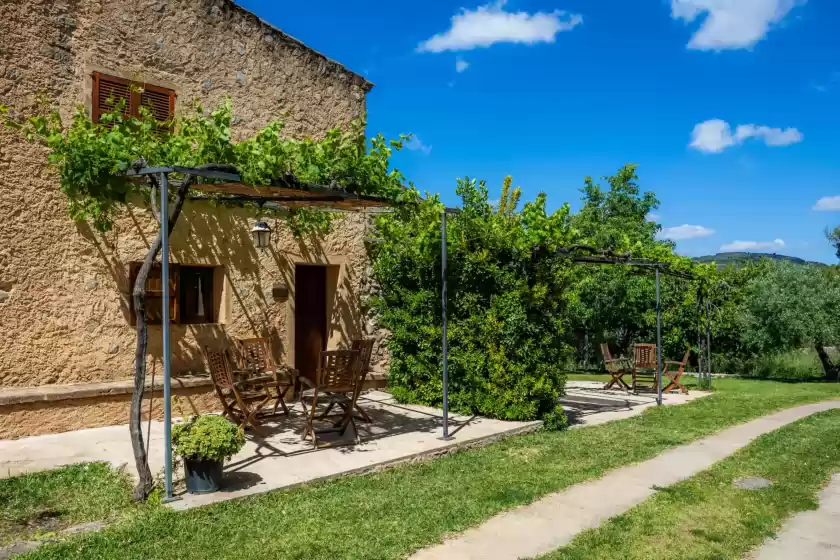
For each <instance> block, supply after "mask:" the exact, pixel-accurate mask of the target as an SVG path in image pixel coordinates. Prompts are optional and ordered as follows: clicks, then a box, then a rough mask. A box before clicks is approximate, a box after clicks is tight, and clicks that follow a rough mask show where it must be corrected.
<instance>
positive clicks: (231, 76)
mask: <svg viewBox="0 0 840 560" xmlns="http://www.w3.org/2000/svg"><path fill="white" fill-rule="evenodd" d="M130 84H137V85H139V86H141V87H142V89H143V93H142V94H141V95H142V96H143V99H142V102H144V103H149V104H151V105H152V106H153V107H154V109H155V111H156V112H157V113H158V114H159V115H168V114H171V112H172V111H178V110H180V109H182V108H184V107H186V106H187V105H188V104H189V103H190V102H191V101H193V100H199V101H200V102H201V103H202V104H203V105H204V106H211V107H212V106H215V105H218V104H219V103H221V101H222V100H223V98H224V96H228V95H229V96H230V97H231V99H232V103H233V107H234V114H235V128H236V130H235V133H236V134H249V133H252V132H253V131H255V130H257V129H259V128H260V127H262V126H264V125H265V124H266V123H267V122H268V121H270V120H271V119H273V118H276V117H277V116H278V115H280V114H281V113H282V114H285V115H286V123H287V124H286V128H285V132H286V133H287V134H289V135H292V136H295V137H308V136H311V137H318V136H319V135H323V134H324V133H325V132H326V131H327V130H329V129H330V128H333V127H336V126H342V125H346V124H347V123H349V122H350V121H352V120H353V119H356V118H358V117H360V116H361V115H362V114H363V113H364V111H365V95H366V93H367V92H368V91H370V89H371V87H372V84H371V83H369V82H368V81H367V80H365V79H364V78H363V77H361V76H359V75H357V74H354V73H353V72H351V71H349V70H347V69H346V68H344V67H343V66H341V65H340V64H338V63H336V62H334V61H332V60H329V59H328V58H326V57H325V56H323V55H321V54H319V53H317V52H315V51H314V50H312V49H310V48H308V47H307V46H305V45H303V44H302V43H301V42H299V41H297V40H295V39H294V38H292V37H290V36H288V35H286V34H284V33H283V32H282V31H279V30H278V29H276V28H274V27H272V26H270V25H268V24H267V23H265V22H263V21H261V20H260V19H258V18H257V17H256V16H254V15H253V14H251V13H249V12H247V11H246V10H244V9H242V8H240V7H239V6H237V5H235V4H234V3H233V2H232V1H230V0H112V1H109V2H103V1H101V0H58V1H55V0H3V2H2V3H0V104H5V105H9V106H11V107H14V108H17V109H23V110H27V109H31V108H33V107H34V106H35V103H36V98H38V97H44V96H45V97H46V99H48V100H50V102H52V103H54V104H55V105H56V106H57V107H58V109H59V110H60V112H61V114H62V116H63V117H65V119H66V118H69V116H70V115H71V114H72V112H73V111H74V109H75V108H76V107H77V106H79V105H84V106H85V108H86V110H89V111H91V112H92V114H93V115H94V116H95V115H96V114H97V111H99V110H102V109H103V107H102V104H103V103H105V102H106V99H107V98H109V97H113V96H114V94H115V93H116V94H119V93H120V91H123V90H124V91H129V90H128V89H127V88H129V86H130ZM120 88H123V89H122V90H121V89H120ZM135 104H136V100H134V99H132V101H131V103H130V105H131V107H132V109H133V107H134V106H135ZM57 186H58V181H57V178H56V177H55V175H54V173H53V172H52V171H51V170H49V169H48V167H47V165H46V150H45V149H43V148H41V147H39V146H36V145H32V144H29V143H26V142H25V141H23V140H22V139H20V138H19V137H18V136H16V135H15V134H14V133H13V132H11V131H8V130H0V218H2V227H0V438H15V437H21V436H27V435H37V434H46V433H52V432H60V431H66V430H72V429H78V428H83V427H94V426H103V425H111V424H123V423H126V422H127V419H128V407H129V399H130V385H131V376H132V374H133V363H134V349H135V330H134V326H133V323H132V303H131V298H130V297H129V292H130V289H131V288H130V286H131V275H132V272H133V270H135V269H136V263H138V262H139V261H141V260H142V258H143V256H144V255H145V253H146V251H147V250H148V246H149V243H150V240H151V239H153V238H154V236H155V234H156V232H157V228H156V224H155V223H154V219H153V217H152V215H151V213H150V212H149V211H148V209H146V208H145V207H144V206H143V205H142V204H134V205H129V206H128V207H127V208H126V210H125V211H124V212H123V213H122V215H121V216H120V217H119V218H118V220H117V221H116V223H115V226H114V228H113V230H112V231H110V232H108V233H106V234H101V233H98V232H95V231H93V230H92V229H91V228H90V227H89V226H88V225H86V224H84V223H76V222H74V221H73V220H71V219H70V217H69V216H68V212H67V201H66V198H65V197H64V195H63V194H61V193H60V192H59V191H58V188H57ZM253 224H254V217H253V215H250V214H247V213H245V212H244V211H240V210H236V209H230V208H220V207H212V206H210V205H208V204H205V203H201V202H188V203H187V205H186V206H185V210H184V214H183V215H182V217H181V219H180V220H179V222H178V225H177V227H176V228H175V230H174V231H173V234H172V236H171V241H170V242H171V255H170V262H171V263H173V264H174V265H176V266H173V267H172V269H173V275H174V276H175V277H177V278H178V280H179V284H178V286H179V287H178V288H177V289H175V291H173V292H172V296H173V300H174V301H173V314H174V315H175V316H176V319H175V324H173V325H172V348H173V352H174V355H173V358H172V360H173V361H172V371H173V375H175V376H178V375H179V374H180V375H181V378H180V379H175V380H174V381H173V394H175V395H176V396H178V397H179V398H178V401H177V404H176V406H175V407H174V411H175V414H179V413H182V414H188V413H190V412H191V411H207V410H216V409H218V403H217V399H216V396H215V394H214V392H213V389H212V385H211V384H210V381H209V380H208V379H207V378H206V376H205V377H200V376H192V375H188V374H191V373H194V372H202V371H204V370H205V365H204V360H203V357H202V353H201V349H202V347H204V346H208V347H213V348H216V347H224V346H227V345H228V344H229V342H230V340H231V339H232V338H249V337H254V336H264V337H269V339H270V340H271V345H272V350H273V352H274V354H275V360H277V361H278V363H283V362H285V363H289V364H293V365H295V364H297V363H299V362H300V361H301V360H302V359H303V358H302V356H303V354H304V351H303V350H301V346H300V344H301V340H303V338H304V336H303V334H306V335H307V336H309V337H311V336H313V335H317V336H320V337H321V340H323V345H325V346H329V347H334V346H337V345H341V344H343V343H346V342H347V341H348V340H349V339H350V338H352V337H355V336H358V335H360V334H361V333H362V332H363V331H364V330H365V328H366V326H367V327H368V328H369V325H366V323H365V313H364V310H363V309H362V304H361V302H362V297H363V292H364V290H365V284H366V282H365V279H366V270H367V260H366V259H367V257H366V251H365V247H364V235H365V231H366V228H367V227H368V224H369V219H368V217H367V216H365V215H363V214H345V215H343V217H342V218H341V219H340V221H339V222H338V223H337V225H336V226H335V227H334V232H333V233H332V234H330V235H329V236H328V237H327V238H325V239H323V240H321V241H320V242H306V243H304V242H300V241H298V240H297V239H295V238H294V237H293V236H292V235H291V234H290V233H289V232H288V229H287V228H286V227H285V225H284V223H283V221H282V220H277V221H271V226H272V228H273V229H274V234H273V235H272V242H271V247H270V248H269V249H268V250H258V249H256V248H255V247H254V244H253V241H252V238H251V233H250V230H251V227H252V226H253ZM147 288H148V285H147ZM296 333H297V334H296ZM302 333H303V334H302ZM149 345H150V360H149V375H150V376H151V375H153V374H154V373H155V372H157V380H156V383H158V384H159V382H160V375H161V368H160V327H159V326H151V327H150V329H149ZM156 387H158V388H159V385H156ZM151 393H153V392H152V391H147V395H149V394H151ZM154 394H155V395H159V392H155V393H154ZM145 406H154V409H153V414H154V415H155V416H156V417H159V415H160V409H161V408H162V407H161V405H160V400H159V396H156V398H155V399H154V402H153V403H146V404H145V405H144V407H145Z"/></svg>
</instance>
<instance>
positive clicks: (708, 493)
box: [542, 410, 840, 560]
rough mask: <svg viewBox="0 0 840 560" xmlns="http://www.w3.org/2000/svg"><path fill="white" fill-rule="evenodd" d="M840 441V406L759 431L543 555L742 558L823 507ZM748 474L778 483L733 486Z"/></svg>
mask: <svg viewBox="0 0 840 560" xmlns="http://www.w3.org/2000/svg"><path fill="white" fill-rule="evenodd" d="M838 440H840V411H837V410H833V411H830V412H825V413H821V414H817V415H814V416H811V417H809V418H806V419H804V420H801V421H799V422H796V423H794V424H791V425H789V426H786V427H784V428H782V429H780V430H778V431H776V432H773V433H771V434H767V435H765V436H763V437H761V438H759V439H758V440H756V441H755V442H753V443H752V444H750V445H749V446H747V447H745V448H744V449H742V450H741V451H739V452H738V453H736V454H735V455H733V456H732V457H730V458H728V459H726V460H724V461H721V462H720V463H718V464H717V465H715V466H713V467H712V468H711V469H709V470H707V471H705V472H703V473H701V474H699V475H697V476H695V477H693V478H690V479H689V480H686V481H684V482H681V483H679V484H675V485H674V486H670V487H668V488H666V489H664V490H662V491H661V492H659V493H657V494H656V495H655V496H653V497H651V498H650V499H648V500H646V501H645V502H644V503H642V504H641V505H639V506H637V507H635V508H633V509H631V510H630V511H628V512H627V513H625V514H623V515H619V516H617V517H614V518H613V519H611V520H609V521H608V522H606V523H604V524H602V525H601V527H599V528H597V529H592V530H589V531H586V532H584V533H582V534H580V535H579V536H578V537H577V538H576V539H575V540H573V541H572V542H571V543H570V544H569V546H566V547H563V548H561V549H559V550H557V551H555V552H553V553H551V554H548V555H546V556H543V557H542V558H543V560H582V559H584V558H586V559H613V558H628V559H634V558H638V559H640V560H641V559H648V558H657V559H668V558H674V559H682V558H733V559H735V558H741V557H742V556H743V555H744V554H745V553H747V552H748V551H750V550H751V549H753V548H755V547H756V546H759V545H760V544H761V543H762V542H764V540H765V539H766V538H767V537H768V536H771V535H773V534H774V533H775V532H776V531H777V530H778V529H779V528H780V526H781V524H782V522H783V521H784V520H785V519H786V518H788V517H789V516H791V515H792V514H794V513H796V512H799V511H803V510H806V509H815V508H816V507H817V501H816V499H817V493H818V492H819V490H820V488H821V486H822V485H823V484H825V483H826V482H828V480H829V479H830V478H831V476H832V475H833V474H834V473H835V472H837V471H838V470H840V446H838V445H837V444H836V442H837V441H838ZM746 476H760V477H763V478H767V479H769V480H771V481H773V482H774V484H773V486H771V487H770V488H766V489H762V490H753V491H750V490H740V489H736V488H733V486H732V482H733V481H734V480H737V479H739V478H742V477H746Z"/></svg>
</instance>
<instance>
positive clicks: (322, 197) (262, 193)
mask: <svg viewBox="0 0 840 560" xmlns="http://www.w3.org/2000/svg"><path fill="white" fill-rule="evenodd" d="M173 173H174V174H178V175H183V176H191V177H199V178H201V179H204V180H205V181H204V182H202V183H197V184H194V185H191V186H190V190H192V191H197V192H198V193H199V194H198V195H189V196H187V200H208V201H210V200H215V201H217V202H221V203H227V204H231V205H244V204H256V205H258V206H260V207H265V208H268V209H272V210H293V209H297V208H313V207H314V208H321V209H325V210H335V211H342V212H352V211H362V210H367V209H371V208H382V209H387V208H391V207H393V206H395V205H396V204H395V203H394V202H392V201H389V200H387V199H385V198H382V197H376V196H370V195H360V194H356V193H352V192H348V191H345V190H340V189H335V188H330V187H325V186H321V185H311V184H304V183H300V182H298V181H295V180H294V179H293V178H292V177H288V178H280V179H278V180H277V182H276V183H275V184H271V185H259V186H255V185H249V184H246V183H244V182H242V177H241V175H239V173H237V172H236V170H235V168H233V167H232V166H229V165H215V164H208V165H204V166H201V167H182V166H171V167H141V168H137V169H132V170H129V171H127V172H126V175H127V176H129V177H134V178H140V177H145V178H148V179H150V180H155V179H156V180H157V181H159V183H158V186H159V190H160V206H159V214H160V221H159V226H160V233H161V241H162V243H161V254H162V255H163V257H162V258H161V282H162V285H163V286H168V285H169V227H167V226H166V225H165V224H168V220H169V217H170V215H169V210H168V207H169V186H170V183H171V181H170V175H171V174H173ZM459 213H460V210H459V209H457V208H444V209H443V212H442V214H441V321H442V332H441V336H442V368H441V369H442V382H443V430H442V431H443V433H442V437H441V439H443V440H450V439H451V438H452V435H451V434H450V432H449V378H448V351H449V348H448V340H447V313H446V308H447V271H446V265H447V254H446V253H447V240H446V216H447V215H448V214H459ZM581 252H588V253H589V254H581ZM558 253H559V254H563V255H566V256H568V257H569V258H570V259H571V260H572V261H574V262H577V263H582V264H604V265H625V266H631V267H634V268H636V269H637V270H640V271H643V273H649V271H650V270H653V271H654V273H655V277H656V324H657V328H656V331H657V404H659V405H661V404H662V332H661V323H662V319H661V315H662V313H661V305H660V287H659V284H660V275H662V274H665V275H668V276H674V277H679V278H686V279H692V278H694V276H693V275H691V274H688V273H685V272H679V271H675V270H670V265H669V263H664V262H656V261H644V260H638V259H633V258H632V257H631V256H630V255H617V254H613V253H610V252H603V251H596V250H594V249H592V248H591V247H586V246H572V247H568V248H563V249H560V250H558ZM592 253H600V255H594V254H592ZM162 300H163V301H162V302H161V310H162V318H161V319H162V321H161V327H162V328H161V336H162V353H163V356H162V359H163V400H164V403H163V416H164V440H165V448H164V485H165V493H166V494H165V497H164V500H165V501H171V500H173V499H175V498H174V497H173V494H172V403H171V348H170V322H169V290H166V289H164V290H162ZM708 310H709V306H708V304H707V305H706V320H707V331H706V336H707V340H709V339H708V337H709V325H708V321H709V311H708ZM707 351H708V353H709V362H708V364H709V371H711V348H710V343H709V344H707Z"/></svg>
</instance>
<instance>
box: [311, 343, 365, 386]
mask: <svg viewBox="0 0 840 560" xmlns="http://www.w3.org/2000/svg"><path fill="white" fill-rule="evenodd" d="M358 372H359V352H357V351H356V350H324V351H323V352H321V353H320V354H319V355H318V371H317V378H316V384H317V386H318V389H319V390H322V391H332V392H335V393H341V392H347V393H349V392H352V391H355V390H356V378H357V376H358V375H359V373H358Z"/></svg>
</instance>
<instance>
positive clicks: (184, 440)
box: [172, 415, 245, 461]
mask: <svg viewBox="0 0 840 560" xmlns="http://www.w3.org/2000/svg"><path fill="white" fill-rule="evenodd" d="M244 445H245V434H243V433H242V430H241V429H239V428H238V427H237V426H236V425H235V424H234V423H233V422H231V421H230V420H228V419H227V418H225V417H224V416H215V415H204V416H193V417H192V418H191V419H190V420H189V421H187V422H184V423H183V424H175V425H174V426H172V448H173V450H174V451H175V453H176V454H177V455H179V456H180V457H183V458H185V459H209V460H216V461H223V460H226V459H230V458H231V457H232V456H233V455H235V454H236V453H238V452H239V450H240V449H242V447H243V446H244Z"/></svg>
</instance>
